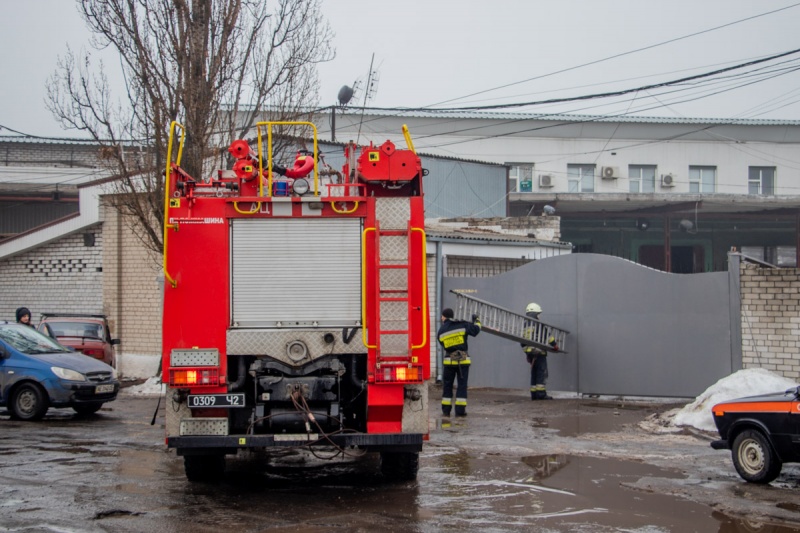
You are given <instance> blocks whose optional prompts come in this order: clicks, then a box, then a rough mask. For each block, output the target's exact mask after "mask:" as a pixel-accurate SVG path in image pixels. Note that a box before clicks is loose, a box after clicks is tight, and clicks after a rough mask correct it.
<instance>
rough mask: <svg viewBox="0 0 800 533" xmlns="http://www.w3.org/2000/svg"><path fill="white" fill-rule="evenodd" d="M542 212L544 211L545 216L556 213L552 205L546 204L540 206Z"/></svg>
mask: <svg viewBox="0 0 800 533" xmlns="http://www.w3.org/2000/svg"><path fill="white" fill-rule="evenodd" d="M542 212H543V213H544V215H545V216H547V215H555V214H556V208H555V207H553V206H552V205H546V206H544V208H542Z"/></svg>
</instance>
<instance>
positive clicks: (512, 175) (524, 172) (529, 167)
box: [506, 163, 533, 192]
mask: <svg viewBox="0 0 800 533" xmlns="http://www.w3.org/2000/svg"><path fill="white" fill-rule="evenodd" d="M506 165H508V166H509V167H510V168H509V169H508V179H509V181H510V182H511V183H512V184H515V185H516V186H515V187H514V186H511V187H509V190H508V192H523V191H522V185H521V184H522V182H523V181H526V180H530V182H531V190H533V163H506ZM526 192H527V191H526Z"/></svg>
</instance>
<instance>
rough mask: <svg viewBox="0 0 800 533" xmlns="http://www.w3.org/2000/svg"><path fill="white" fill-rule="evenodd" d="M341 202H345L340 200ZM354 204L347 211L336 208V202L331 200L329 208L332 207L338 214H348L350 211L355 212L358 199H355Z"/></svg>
mask: <svg viewBox="0 0 800 533" xmlns="http://www.w3.org/2000/svg"><path fill="white" fill-rule="evenodd" d="M342 203H346V202H342ZM354 204H355V205H353V209H350V210H349V211H348V210H347V209H342V210H339V209H336V202H335V201H333V202H331V209H333V210H334V211H336V212H337V213H339V214H340V215H349V214H350V213H353V212H355V210H356V209H358V200H356V201H355V202H354Z"/></svg>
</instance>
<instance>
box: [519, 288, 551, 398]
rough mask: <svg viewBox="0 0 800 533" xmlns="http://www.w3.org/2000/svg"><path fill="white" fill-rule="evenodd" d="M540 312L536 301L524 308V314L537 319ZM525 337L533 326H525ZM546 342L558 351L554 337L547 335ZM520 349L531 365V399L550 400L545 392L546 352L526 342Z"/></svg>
mask: <svg viewBox="0 0 800 533" xmlns="http://www.w3.org/2000/svg"><path fill="white" fill-rule="evenodd" d="M541 314H542V307H541V306H540V305H539V304H537V303H536V302H531V303H529V304H528V307H526V308H525V315H526V316H528V317H530V318H533V319H534V320H539V315H541ZM523 335H525V337H527V338H532V337H533V328H532V327H530V328H526V330H525V332H524V333H523ZM547 344H549V345H550V346H552V347H553V349H555V350H556V351H558V344H557V343H556V338H555V337H552V336H550V337H548V339H547ZM522 350H523V351H524V352H525V357H526V359H527V360H528V364H529V365H531V400H552V399H553V397H552V396H548V394H547V388H546V383H547V352H546V351H545V350H542V349H541V348H537V347H535V346H529V345H527V344H523V345H522Z"/></svg>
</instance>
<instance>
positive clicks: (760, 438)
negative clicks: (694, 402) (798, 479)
mask: <svg viewBox="0 0 800 533" xmlns="http://www.w3.org/2000/svg"><path fill="white" fill-rule="evenodd" d="M712 412H713V414H714V423H715V424H716V425H717V431H719V436H720V437H721V439H720V440H715V441H714V442H712V443H711V447H712V448H714V449H715V450H730V451H731V458H732V459H733V466H734V467H735V468H736V471H737V472H738V473H739V475H740V476H741V477H742V479H744V480H745V481H749V482H750V483H769V482H771V481H773V480H775V478H777V477H778V475H779V474H780V473H781V468H782V467H783V463H800V387H797V388H795V389H789V390H787V391H786V392H783V393H780V392H777V393H774V394H764V395H762V396H750V397H747V398H739V399H737V400H730V401H727V402H722V403H719V404H717V405H715V406H714V407H713V408H712Z"/></svg>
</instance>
